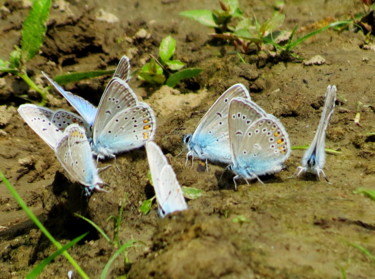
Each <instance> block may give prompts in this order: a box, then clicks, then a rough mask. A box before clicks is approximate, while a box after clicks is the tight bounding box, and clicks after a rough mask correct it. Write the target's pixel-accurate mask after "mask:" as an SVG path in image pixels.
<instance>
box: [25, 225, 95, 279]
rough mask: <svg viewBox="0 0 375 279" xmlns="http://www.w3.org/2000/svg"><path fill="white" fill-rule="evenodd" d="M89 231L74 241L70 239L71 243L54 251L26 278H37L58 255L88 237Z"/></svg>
mask: <svg viewBox="0 0 375 279" xmlns="http://www.w3.org/2000/svg"><path fill="white" fill-rule="evenodd" d="M88 234H89V233H88V232H86V233H84V234H82V235H80V236H78V237H76V238H74V239H73V240H72V241H70V242H69V243H67V244H65V245H64V246H63V247H61V248H60V249H59V250H57V251H56V252H55V253H53V254H52V255H50V256H49V257H48V258H46V259H44V260H43V261H42V262H41V263H40V264H38V265H37V266H36V267H35V268H34V269H33V270H32V271H31V272H30V273H29V274H28V275H27V276H26V279H34V278H37V277H38V276H39V275H40V273H41V272H42V271H43V269H44V268H45V267H46V266H47V265H48V264H49V263H50V262H51V261H53V260H54V259H55V258H57V257H58V256H60V255H61V254H62V253H63V252H65V251H66V250H68V249H69V248H70V247H72V246H73V245H75V244H76V243H78V242H79V241H81V240H82V239H83V238H84V237H86V235H88Z"/></svg>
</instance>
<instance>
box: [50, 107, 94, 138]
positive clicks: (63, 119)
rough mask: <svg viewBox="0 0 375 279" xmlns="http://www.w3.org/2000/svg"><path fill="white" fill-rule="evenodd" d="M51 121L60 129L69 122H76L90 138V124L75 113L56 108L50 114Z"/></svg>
mask: <svg viewBox="0 0 375 279" xmlns="http://www.w3.org/2000/svg"><path fill="white" fill-rule="evenodd" d="M52 123H53V124H54V125H55V126H56V127H58V128H59V129H60V130H61V131H64V130H65V128H66V127H68V126H69V125H70V124H74V123H77V124H78V125H79V126H81V127H83V128H84V129H85V130H86V136H87V137H88V138H92V132H91V128H90V126H89V125H88V124H87V123H86V121H85V120H83V118H81V117H80V116H78V115H77V114H75V113H73V112H70V111H66V110H63V109H59V110H56V111H55V112H54V114H53V116H52Z"/></svg>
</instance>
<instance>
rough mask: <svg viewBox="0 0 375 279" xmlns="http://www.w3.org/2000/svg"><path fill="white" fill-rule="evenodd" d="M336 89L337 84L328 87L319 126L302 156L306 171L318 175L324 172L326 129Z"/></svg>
mask: <svg viewBox="0 0 375 279" xmlns="http://www.w3.org/2000/svg"><path fill="white" fill-rule="evenodd" d="M336 91H337V89H336V86H335V85H332V86H331V85H329V86H328V87H327V91H326V95H325V102H324V107H323V112H322V115H321V117H320V121H319V125H318V128H317V130H316V133H315V136H314V139H313V141H312V142H311V144H310V147H309V148H308V149H307V150H306V152H305V154H304V155H303V158H302V169H303V170H304V171H309V172H313V173H316V174H317V175H320V172H322V169H323V167H324V163H325V151H324V148H325V138H326V129H327V127H328V123H329V120H330V119H331V116H332V114H333V111H334V109H335V102H336ZM323 174H324V173H323Z"/></svg>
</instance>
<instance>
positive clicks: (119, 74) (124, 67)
mask: <svg viewBox="0 0 375 279" xmlns="http://www.w3.org/2000/svg"><path fill="white" fill-rule="evenodd" d="M113 77H114V78H115V77H116V78H119V79H122V80H124V81H126V82H127V81H128V80H129V79H130V61H129V58H128V57H126V56H123V57H121V59H120V61H119V62H118V64H117V68H116V71H115V73H114V74H113Z"/></svg>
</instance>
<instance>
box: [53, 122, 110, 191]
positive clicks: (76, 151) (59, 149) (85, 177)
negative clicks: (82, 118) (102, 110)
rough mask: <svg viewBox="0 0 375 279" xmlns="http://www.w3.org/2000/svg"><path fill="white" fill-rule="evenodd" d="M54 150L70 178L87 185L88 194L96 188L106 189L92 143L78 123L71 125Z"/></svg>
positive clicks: (98, 189)
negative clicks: (94, 156) (103, 186)
mask: <svg viewBox="0 0 375 279" xmlns="http://www.w3.org/2000/svg"><path fill="white" fill-rule="evenodd" d="M54 150H55V155H56V157H57V159H58V160H59V162H60V163H61V165H62V166H63V167H64V169H65V171H66V172H67V173H68V174H69V176H70V178H71V179H72V180H73V181H77V182H79V183H80V184H82V185H84V186H86V187H85V188H84V189H85V194H86V196H90V195H91V194H92V192H93V191H94V190H97V191H104V189H102V188H101V186H102V185H104V184H105V183H104V182H103V181H102V179H101V178H100V177H99V174H98V169H97V168H96V165H95V161H94V159H93V157H92V152H91V147H90V143H89V141H88V139H87V137H86V132H85V130H84V129H83V128H82V127H80V126H79V125H78V124H71V125H69V126H68V127H67V128H66V129H65V131H64V133H63V136H62V138H61V139H60V140H59V141H58V143H57V145H56V147H55V149H54Z"/></svg>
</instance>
